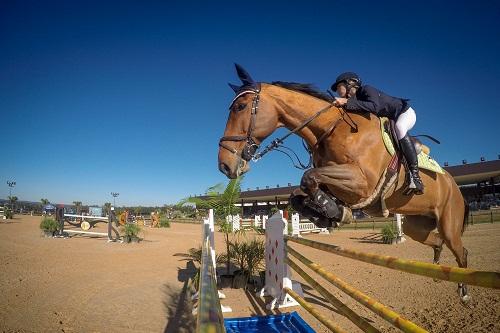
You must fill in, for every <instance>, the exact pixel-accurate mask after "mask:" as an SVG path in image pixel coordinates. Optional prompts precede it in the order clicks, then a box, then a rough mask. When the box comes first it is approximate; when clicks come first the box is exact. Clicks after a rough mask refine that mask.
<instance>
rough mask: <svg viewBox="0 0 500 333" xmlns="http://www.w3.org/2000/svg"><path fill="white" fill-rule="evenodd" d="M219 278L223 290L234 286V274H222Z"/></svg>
mask: <svg viewBox="0 0 500 333" xmlns="http://www.w3.org/2000/svg"><path fill="white" fill-rule="evenodd" d="M219 277H220V287H221V288H230V287H231V286H232V285H233V279H234V276H233V274H221V275H220V276H219Z"/></svg>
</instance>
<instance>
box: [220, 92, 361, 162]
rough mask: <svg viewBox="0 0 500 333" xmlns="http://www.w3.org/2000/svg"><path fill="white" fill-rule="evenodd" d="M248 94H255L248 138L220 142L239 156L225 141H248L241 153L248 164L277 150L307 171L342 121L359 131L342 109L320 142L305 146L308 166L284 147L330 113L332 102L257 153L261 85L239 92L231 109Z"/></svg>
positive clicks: (225, 137)
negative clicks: (288, 141)
mask: <svg viewBox="0 0 500 333" xmlns="http://www.w3.org/2000/svg"><path fill="white" fill-rule="evenodd" d="M246 94H254V97H253V100H252V109H251V111H250V124H249V125H248V131H247V135H246V136H241V135H238V136H223V137H222V138H220V140H219V146H220V147H222V148H224V149H227V150H228V151H230V152H231V153H233V154H234V155H238V151H237V150H236V149H234V148H231V147H229V146H228V145H226V144H225V143H224V141H233V142H239V141H246V143H245V146H244V147H243V150H242V151H241V155H240V157H241V158H242V159H243V160H245V161H247V162H249V161H250V160H253V161H258V160H259V159H261V158H262V157H263V156H264V155H265V154H267V153H268V152H270V151H271V150H277V151H280V152H282V153H284V154H286V155H288V157H290V159H291V160H292V163H293V165H294V166H295V167H296V168H298V169H303V170H305V169H308V168H310V167H311V165H312V153H313V151H314V149H315V148H317V147H318V146H319V144H320V143H321V142H322V141H323V140H324V139H325V138H326V137H328V136H329V135H330V134H331V133H332V132H333V131H334V130H335V128H336V127H337V124H338V123H339V122H340V121H341V120H343V121H344V122H345V123H346V124H347V125H349V126H350V127H351V131H353V132H357V131H358V125H357V124H356V123H355V122H354V121H353V120H352V118H351V117H350V116H349V114H348V113H347V112H345V111H344V110H342V109H341V108H339V110H340V114H341V117H340V118H338V119H336V120H335V121H334V122H333V123H332V124H331V126H330V127H329V128H328V129H327V131H325V132H324V133H323V135H321V137H320V138H319V139H318V141H317V142H316V143H315V144H314V147H312V148H310V147H308V146H306V145H305V144H304V148H305V149H306V150H307V152H308V153H309V163H308V164H307V165H304V164H303V163H302V162H301V161H300V159H299V158H298V156H297V154H295V152H293V151H292V150H291V149H290V148H288V147H285V146H283V141H285V139H286V138H288V137H289V136H290V135H292V134H295V133H297V132H298V131H300V130H301V129H303V128H304V127H306V126H307V125H309V124H310V123H311V122H312V121H313V120H314V119H316V118H317V117H319V116H320V115H321V114H322V113H324V112H326V111H328V110H329V109H330V108H331V107H332V106H334V105H333V102H332V103H330V104H328V105H327V106H326V107H324V108H322V109H321V110H319V111H318V112H316V113H315V114H314V115H312V116H311V117H309V118H308V119H306V120H305V121H304V122H302V124H300V125H299V126H297V127H296V128H294V129H293V130H291V131H289V132H288V133H287V134H285V135H284V136H282V137H281V138H276V139H274V140H273V141H272V142H271V143H270V144H269V145H268V146H267V147H266V148H264V149H263V150H262V151H261V152H259V153H257V149H259V147H260V142H259V143H257V140H256V139H255V138H254V137H252V134H253V132H254V130H255V121H256V117H257V111H258V109H259V100H260V84H259V83H257V84H256V85H255V86H254V87H246V88H245V89H242V91H241V92H238V93H237V94H236V97H235V98H234V99H233V101H232V102H231V104H230V106H229V108H231V107H232V105H233V104H234V102H235V101H236V100H237V99H238V98H240V97H241V96H243V95H246ZM332 96H333V95H332ZM346 116H347V117H348V118H349V120H350V121H347V120H346V119H345V117H346ZM279 147H282V148H286V149H288V150H290V151H292V153H293V154H294V155H295V158H296V159H297V161H298V163H299V165H300V166H297V165H296V164H295V162H294V161H293V158H292V157H291V156H290V155H289V154H288V153H287V152H285V151H282V150H279V149H278V148H279Z"/></svg>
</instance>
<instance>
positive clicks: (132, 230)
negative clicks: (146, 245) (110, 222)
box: [123, 223, 141, 243]
mask: <svg viewBox="0 0 500 333" xmlns="http://www.w3.org/2000/svg"><path fill="white" fill-rule="evenodd" d="M140 231H141V228H140V227H139V226H138V225H137V224H129V223H127V224H125V225H124V226H123V233H124V236H123V238H124V241H125V242H126V243H131V242H135V243H139V242H140V241H141V238H140V237H139V232H140Z"/></svg>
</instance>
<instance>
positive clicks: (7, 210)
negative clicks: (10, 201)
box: [3, 208, 14, 220]
mask: <svg viewBox="0 0 500 333" xmlns="http://www.w3.org/2000/svg"><path fill="white" fill-rule="evenodd" d="M3 214H4V215H5V218H6V219H9V220H10V219H12V218H14V213H12V210H11V209H10V208H5V210H4V212H3Z"/></svg>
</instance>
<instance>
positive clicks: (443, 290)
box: [0, 216, 500, 332]
mask: <svg viewBox="0 0 500 333" xmlns="http://www.w3.org/2000/svg"><path fill="white" fill-rule="evenodd" d="M40 220H41V218H40V217H30V216H16V217H15V219H13V220H10V221H9V222H8V223H5V222H0V253H1V255H0V267H1V268H0V293H1V296H2V297H1V302H0V329H1V331H2V332H192V331H194V324H195V320H194V319H193V317H192V315H191V313H190V310H189V305H190V302H189V301H188V300H187V295H186V293H185V292H183V290H184V289H185V286H186V284H187V280H188V277H189V276H192V274H193V273H194V271H195V269H194V265H193V264H192V263H191V262H188V261H186V260H183V259H182V257H180V256H178V255H176V254H179V253H186V252H187V251H188V249H189V248H191V247H197V246H198V245H199V244H200V239H201V230H200V229H201V227H200V226H199V225H194V224H172V227H171V228H170V229H149V228H146V229H145V231H144V235H143V237H145V240H144V241H143V242H141V243H139V244H120V243H108V242H107V240H106V239H105V238H88V237H81V236H78V237H73V238H71V239H55V238H54V239H53V238H44V237H42V236H41V232H40V230H39V229H38V224H39V222H40ZM95 229H97V230H103V231H104V229H105V225H104V224H100V225H99V224H98V227H97V228H95ZM372 233H373V232H372V231H371V230H370V231H366V230H358V231H341V232H336V233H333V234H331V235H311V236H306V237H308V238H310V239H314V240H319V241H322V242H327V243H332V244H336V245H341V246H345V247H349V248H353V249H356V250H362V251H366V252H373V253H378V254H382V255H392V256H398V257H401V258H405V259H415V260H422V261H427V262H430V261H431V260H432V250H431V249H430V248H428V247H425V246H423V245H421V244H419V243H416V242H414V241H412V240H410V239H408V240H407V241H406V242H405V243H403V244H399V245H383V244H380V243H377V242H374V241H372V240H370V239H371V236H372ZM463 239H464V243H465V246H466V247H467V248H468V250H469V267H471V268H475V269H481V270H490V271H500V224H482V225H474V226H470V227H469V228H468V230H467V231H466V232H465V234H464V238H463ZM216 242H217V249H218V250H221V249H222V248H223V246H222V245H223V242H222V235H221V234H217V235H216ZM292 247H294V248H295V249H298V250H300V252H301V253H302V254H304V255H305V256H306V257H308V258H309V259H311V260H313V261H316V262H318V263H320V264H322V265H323V266H324V267H326V268H327V269H328V270H330V271H332V272H334V273H335V274H337V275H338V276H339V277H340V278H341V279H343V280H344V281H346V282H349V283H350V284H352V285H353V286H354V287H356V288H359V289H360V290H362V291H363V292H365V293H366V294H368V295H370V296H372V297H374V298H376V299H377V300H379V301H380V302H382V303H384V304H385V305H387V306H389V307H390V308H391V309H393V310H394V311H396V312H399V313H400V314H402V315H403V316H405V317H406V318H407V319H410V320H412V321H414V322H415V323H416V324H418V325H419V326H421V327H423V328H425V329H427V330H429V331H431V332H500V290H490V289H485V288H480V287H473V286H471V287H469V290H470V293H471V295H472V301H471V305H470V307H469V308H466V307H464V306H462V305H461V304H460V302H459V299H458V296H457V294H456V284H455V283H450V282H440V283H436V282H434V281H432V279H428V278H424V277H419V276H414V275H410V274H407V273H403V272H398V271H394V270H390V269H386V268H382V267H377V266H373V265H370V264H365V263H361V262H357V261H353V260H352V259H347V258H342V257H338V256H335V255H332V254H328V253H325V252H321V251H318V250H314V249H311V248H306V247H304V246H301V245H298V244H292ZM441 263H442V264H445V265H455V261H454V259H453V258H452V255H451V252H450V251H449V250H447V249H445V250H444V251H443V254H442V260H441ZM310 273H311V275H313V276H314V273H313V272H310ZM294 279H296V280H298V281H301V278H300V277H298V275H297V274H294ZM316 280H317V281H319V282H320V283H322V282H323V280H322V279H321V278H320V277H317V278H316ZM322 285H323V286H324V287H326V288H327V289H328V290H330V291H331V292H332V293H334V295H336V296H337V297H338V298H340V299H341V300H342V301H344V302H345V303H346V304H347V305H348V306H350V307H351V308H352V309H353V310H355V311H356V312H357V313H358V314H360V315H361V316H363V317H365V318H366V319H367V320H369V321H370V322H371V323H372V324H373V325H374V326H375V327H377V328H379V329H380V330H381V331H382V332H396V331H398V330H397V329H395V328H393V327H392V326H390V325H389V324H388V323H387V322H385V321H384V320H383V319H380V318H378V317H377V316H375V315H374V314H372V313H371V312H369V311H368V310H367V309H366V308H364V307H363V306H361V305H359V304H358V303H356V302H355V301H354V300H352V299H351V298H350V297H348V296H347V295H345V294H343V293H341V292H340V291H338V290H337V289H335V287H332V286H329V285H328V284H327V283H324V284H323V283H322ZM303 288H304V295H305V297H306V299H307V300H308V301H309V302H311V303H313V304H314V305H315V306H316V307H317V308H318V309H319V310H320V311H321V312H322V313H323V314H325V315H326V316H327V317H328V318H330V319H331V320H333V321H334V322H336V323H337V324H338V325H339V326H340V327H342V328H344V329H345V330H346V331H348V332H360V330H359V329H358V328H357V327H356V326H354V325H353V324H352V323H350V322H349V321H348V320H347V319H346V318H345V317H343V316H342V315H341V314H339V313H338V312H337V311H336V309H335V308H333V307H332V306H331V305H330V304H329V303H328V302H327V301H326V300H324V299H323V298H322V297H321V296H318V294H317V293H316V292H315V291H314V290H312V289H311V288H309V287H307V286H303ZM224 293H225V294H226V296H227V299H225V300H222V304H224V305H229V306H231V307H232V308H233V313H230V314H226V316H227V317H238V316H250V315H264V314H268V313H270V312H268V311H266V310H265V301H264V300H262V299H260V298H257V297H255V296H254V295H255V293H254V292H253V291H247V292H243V291H242V290H236V289H225V290H224ZM284 310H286V311H294V310H295V311H298V312H299V313H300V315H301V316H302V317H303V318H304V319H305V320H306V321H307V322H308V323H309V324H310V325H311V326H312V327H313V328H314V329H315V330H317V331H318V332H326V331H327V330H326V329H325V328H324V327H323V326H322V325H321V324H320V323H319V322H318V321H317V320H316V319H314V318H313V317H311V316H310V315H309V314H308V313H307V312H305V311H304V310H302V309H300V308H299V307H293V308H288V309H284ZM274 313H278V312H277V311H275V312H274Z"/></svg>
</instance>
